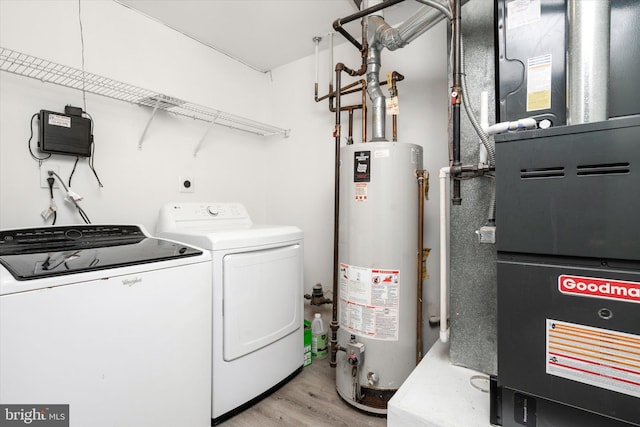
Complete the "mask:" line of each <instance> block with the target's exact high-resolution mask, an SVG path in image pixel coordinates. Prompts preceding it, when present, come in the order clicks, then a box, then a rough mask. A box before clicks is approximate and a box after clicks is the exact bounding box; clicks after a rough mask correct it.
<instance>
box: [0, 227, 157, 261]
mask: <svg viewBox="0 0 640 427" xmlns="http://www.w3.org/2000/svg"><path fill="white" fill-rule="evenodd" d="M144 238H145V235H144V233H143V232H142V230H141V229H140V227H138V226H135V225H85V226H63V227H41V228H23V229H17V230H6V231H0V255H11V254H16V253H28V252H30V251H42V250H43V249H47V248H49V249H50V248H56V247H65V248H70V247H78V248H90V247H96V246H104V245H105V244H107V245H108V244H109V243H112V244H119V243H123V242H135V241H140V240H143V239H144ZM25 251H26V252H25Z"/></svg>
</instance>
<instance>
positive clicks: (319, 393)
mask: <svg viewBox="0 0 640 427" xmlns="http://www.w3.org/2000/svg"><path fill="white" fill-rule="evenodd" d="M386 425H387V420H386V418H384V417H380V416H375V415H369V414H366V413H364V412H362V411H359V410H357V409H354V408H353V407H352V406H350V405H348V404H347V403H345V402H344V401H343V400H342V399H341V398H340V397H339V396H338V393H337V392H336V386H335V370H334V369H333V368H331V367H330V366H329V358H328V357H327V358H325V359H321V360H314V361H313V363H312V364H311V366H307V367H306V368H304V369H303V370H302V372H300V373H299V374H298V375H297V376H296V377H295V378H293V379H292V380H291V381H289V382H288V383H286V384H285V385H284V386H283V387H281V388H280V389H278V390H277V391H275V392H274V393H273V394H271V395H269V396H268V397H266V398H265V399H263V400H261V401H260V402H258V403H256V404H255V405H253V406H251V407H250V408H248V409H246V410H245V411H243V412H241V413H239V414H237V415H235V416H234V417H232V418H230V419H228V420H227V421H224V422H222V423H220V424H219V426H221V427H271V426H273V427H279V426H291V427H302V426H309V427H324V426H326V427H338V426H344V427H347V426H349V427H353V426H358V427H361V426H370V427H383V426H386Z"/></svg>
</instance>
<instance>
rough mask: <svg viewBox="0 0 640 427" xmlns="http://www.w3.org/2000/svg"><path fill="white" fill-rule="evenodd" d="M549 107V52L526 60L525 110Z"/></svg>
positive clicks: (546, 108)
mask: <svg viewBox="0 0 640 427" xmlns="http://www.w3.org/2000/svg"><path fill="white" fill-rule="evenodd" d="M549 108H551V54H548V55H542V56H536V57H534V58H529V59H528V61H527V111H536V110H548V109H549Z"/></svg>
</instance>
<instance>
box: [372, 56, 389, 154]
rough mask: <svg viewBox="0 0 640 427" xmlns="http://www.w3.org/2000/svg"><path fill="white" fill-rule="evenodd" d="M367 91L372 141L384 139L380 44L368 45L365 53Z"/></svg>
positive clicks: (384, 105)
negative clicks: (369, 100) (370, 105)
mask: <svg viewBox="0 0 640 427" xmlns="http://www.w3.org/2000/svg"><path fill="white" fill-rule="evenodd" d="M367 93H368V94H369V98H371V104H372V107H371V133H372V138H371V140H372V141H386V140H387V138H386V135H385V134H386V118H387V117H386V102H385V96H384V94H383V93H382V88H380V46H379V45H377V44H374V45H373V46H370V47H369V52H368V54H367Z"/></svg>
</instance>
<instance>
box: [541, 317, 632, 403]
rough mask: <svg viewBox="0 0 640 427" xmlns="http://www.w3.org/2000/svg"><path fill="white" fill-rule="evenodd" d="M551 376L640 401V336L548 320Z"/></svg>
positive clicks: (548, 355) (548, 354)
mask: <svg viewBox="0 0 640 427" xmlns="http://www.w3.org/2000/svg"><path fill="white" fill-rule="evenodd" d="M546 365H547V374H550V375H555V376H558V377H562V378H566V379H569V380H573V381H578V382H581V383H584V384H589V385H593V386H596V387H600V388H603V389H607V390H612V391H616V392H618V393H623V394H628V395H630V396H635V397H640V336H638V335H631V334H625V333H622V332H617V331H610V330H607V329H599V328H592V327H590V326H583V325H577V324H573V323H567V322H561V321H557V320H552V319H547V362H546Z"/></svg>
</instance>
